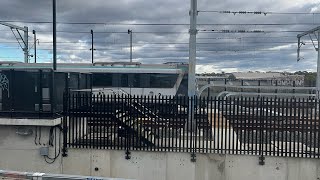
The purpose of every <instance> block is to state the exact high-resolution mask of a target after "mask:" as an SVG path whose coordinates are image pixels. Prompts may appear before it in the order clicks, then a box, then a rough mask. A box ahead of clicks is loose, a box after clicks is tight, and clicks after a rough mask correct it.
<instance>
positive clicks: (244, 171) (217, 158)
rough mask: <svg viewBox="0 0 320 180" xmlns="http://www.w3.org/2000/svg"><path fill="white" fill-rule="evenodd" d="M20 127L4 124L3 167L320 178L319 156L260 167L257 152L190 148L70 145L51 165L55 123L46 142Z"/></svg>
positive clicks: (157, 179) (241, 178) (181, 179)
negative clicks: (43, 150)
mask: <svg viewBox="0 0 320 180" xmlns="http://www.w3.org/2000/svg"><path fill="white" fill-rule="evenodd" d="M27 127H28V126H27ZM17 128H19V126H0V169H6V170H15V171H33V172H45V173H58V174H73V175H86V176H103V177H113V178H127V179H139V180H211V179H212V180H247V179H252V180H255V179H262V180H264V179H265V180H274V179H276V180H317V179H320V160H317V159H303V158H278V157H266V165H265V166H260V165H259V163H258V162H259V158H258V157H256V156H244V155H243V156H239V155H218V154H211V155H207V154H197V157H196V159H197V161H196V162H195V163H193V162H191V161H190V159H191V157H190V154H188V153H160V152H132V154H131V159H130V160H126V159H125V152H124V151H109V150H85V149H69V151H68V157H65V158H61V156H60V157H59V158H58V159H57V160H56V161H55V163H53V164H47V163H46V162H45V161H44V158H43V157H42V156H41V155H40V154H39V148H40V147H42V146H47V143H48V134H49V129H50V128H49V127H42V137H41V145H36V144H35V142H34V139H35V133H33V134H32V135H28V136H22V135H19V134H17V133H16V132H17ZM29 128H30V129H34V130H35V128H34V127H31V126H30V127H29ZM20 130H21V129H20ZM52 153H53V148H50V155H52Z"/></svg>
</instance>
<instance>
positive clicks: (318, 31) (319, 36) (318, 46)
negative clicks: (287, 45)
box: [297, 26, 320, 100]
mask: <svg viewBox="0 0 320 180" xmlns="http://www.w3.org/2000/svg"><path fill="white" fill-rule="evenodd" d="M306 35H309V37H310V39H311V41H312V43H313V46H314V48H315V50H316V51H317V52H318V58H317V59H318V61H317V88H316V91H317V92H316V93H317V94H316V95H317V99H318V100H320V26H319V27H317V28H314V29H312V30H310V31H306V32H304V33H302V34H298V35H297V38H298V50H297V60H298V61H299V60H300V59H301V56H300V51H301V46H302V45H305V43H304V42H302V41H301V38H302V37H304V36H306ZM313 37H314V38H315V39H316V40H317V43H315V42H314V40H313Z"/></svg>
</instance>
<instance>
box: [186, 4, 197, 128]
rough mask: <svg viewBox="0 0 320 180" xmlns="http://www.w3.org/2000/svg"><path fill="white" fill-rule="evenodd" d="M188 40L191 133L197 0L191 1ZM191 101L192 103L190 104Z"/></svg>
mask: <svg viewBox="0 0 320 180" xmlns="http://www.w3.org/2000/svg"><path fill="white" fill-rule="evenodd" d="M189 14H190V30H189V34H190V39H189V73H188V96H189V113H188V121H189V123H190V124H192V126H191V129H189V130H190V131H192V132H195V130H196V126H195V124H196V123H195V119H194V109H193V108H194V107H192V106H194V104H195V103H194V100H195V99H194V97H195V95H196V57H197V51H196V48H197V33H198V31H197V15H198V11H197V0H191V8H190V12H189ZM192 101H193V102H192Z"/></svg>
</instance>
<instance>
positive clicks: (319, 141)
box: [314, 99, 320, 158]
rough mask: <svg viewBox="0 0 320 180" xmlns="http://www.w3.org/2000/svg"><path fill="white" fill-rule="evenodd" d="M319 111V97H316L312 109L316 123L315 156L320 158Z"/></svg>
mask: <svg viewBox="0 0 320 180" xmlns="http://www.w3.org/2000/svg"><path fill="white" fill-rule="evenodd" d="M319 113H320V102H319V99H316V100H315V109H314V116H315V117H316V120H317V122H316V125H317V128H316V132H317V146H316V147H317V158H320V122H319V121H320V116H319Z"/></svg>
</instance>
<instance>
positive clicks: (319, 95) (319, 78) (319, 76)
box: [317, 30, 320, 100]
mask: <svg viewBox="0 0 320 180" xmlns="http://www.w3.org/2000/svg"><path fill="white" fill-rule="evenodd" d="M317 99H318V100H320V30H318V63H317Z"/></svg>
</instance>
